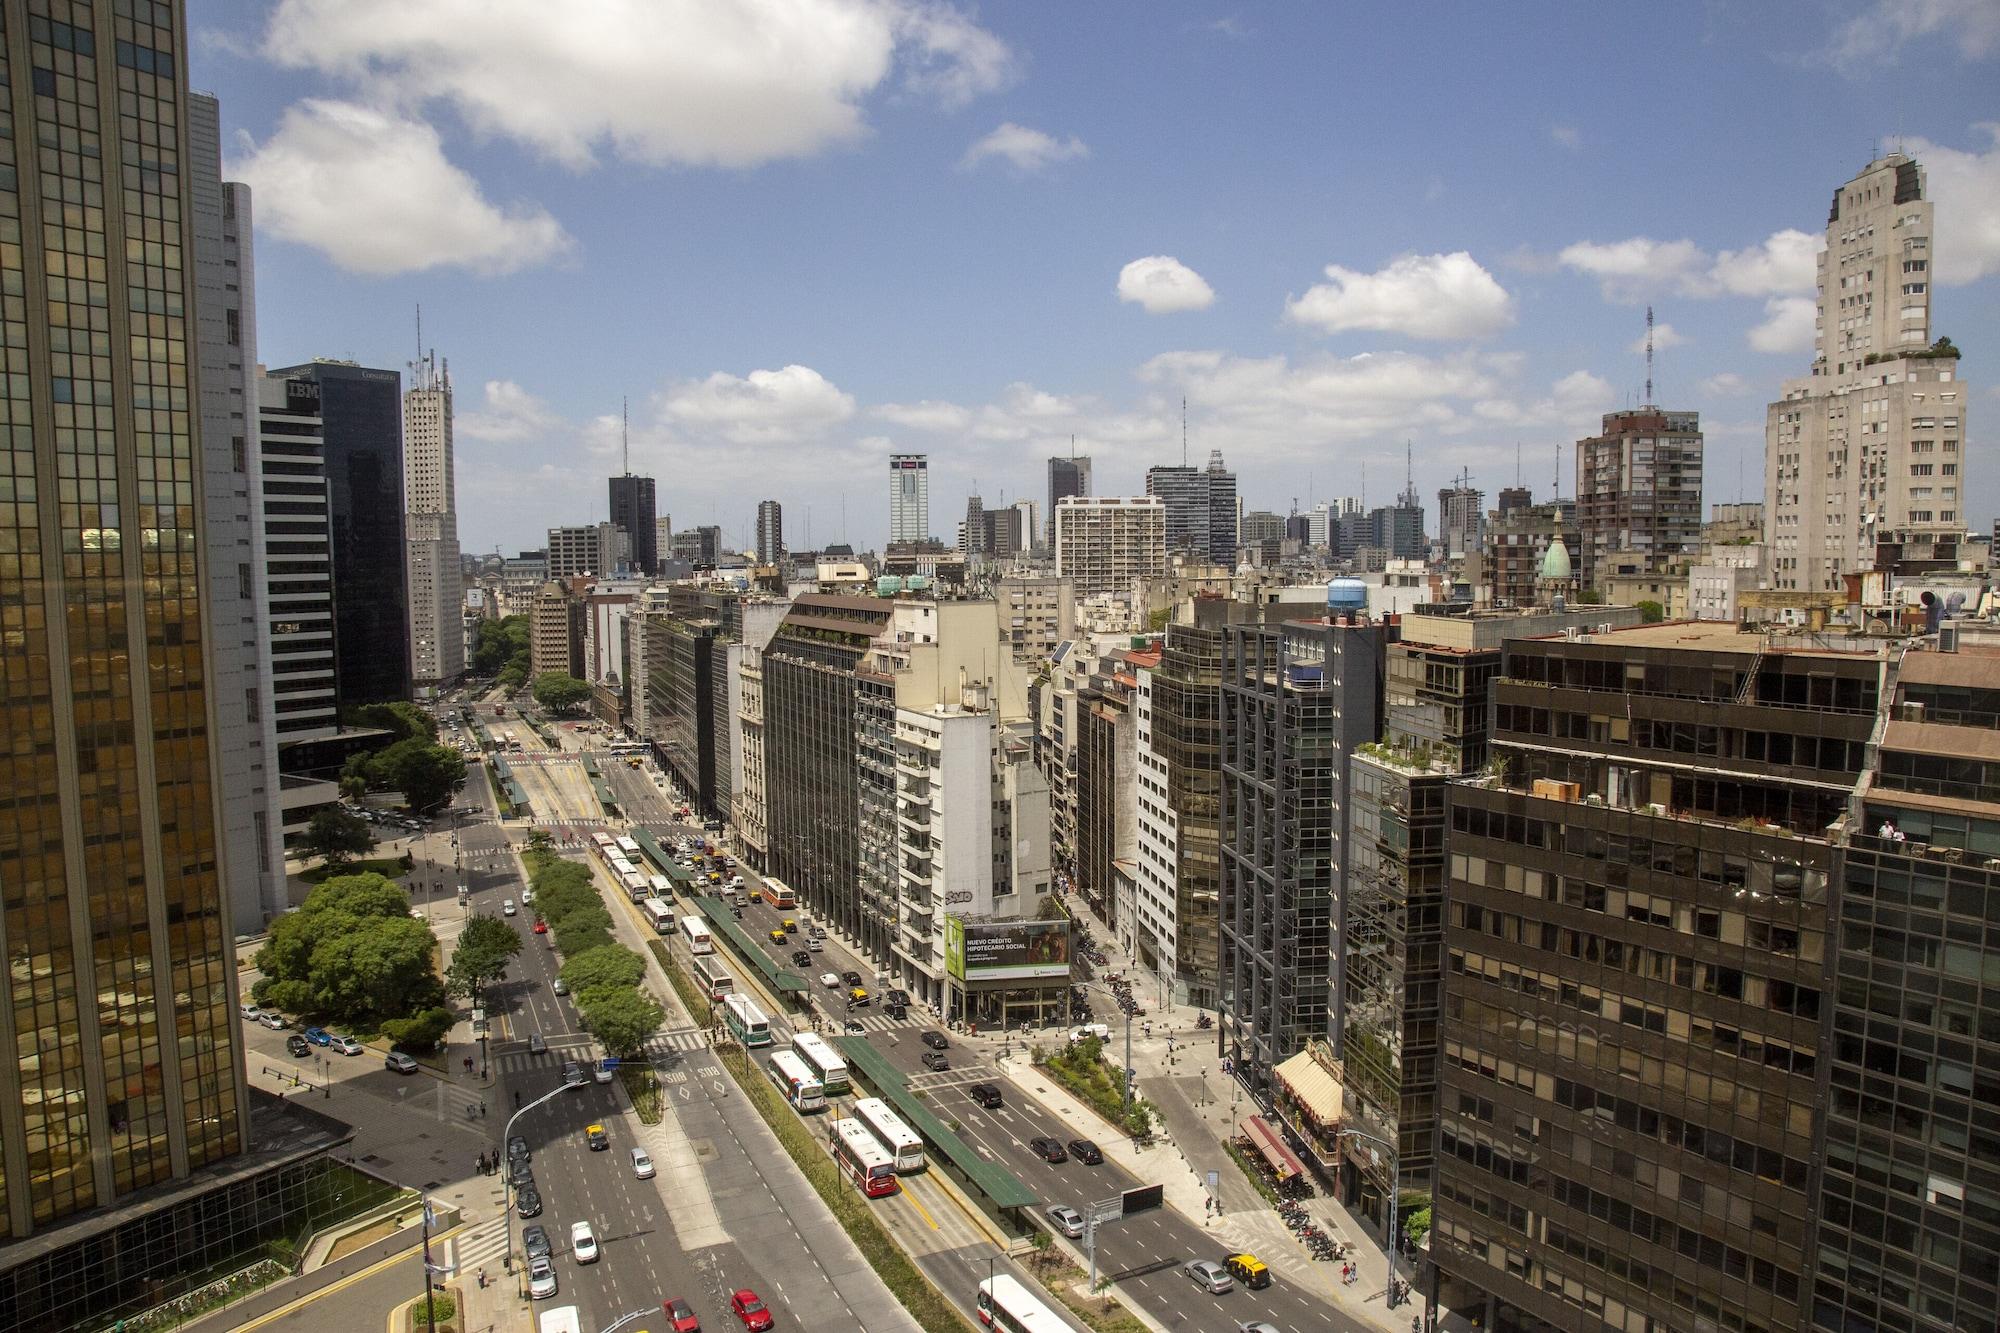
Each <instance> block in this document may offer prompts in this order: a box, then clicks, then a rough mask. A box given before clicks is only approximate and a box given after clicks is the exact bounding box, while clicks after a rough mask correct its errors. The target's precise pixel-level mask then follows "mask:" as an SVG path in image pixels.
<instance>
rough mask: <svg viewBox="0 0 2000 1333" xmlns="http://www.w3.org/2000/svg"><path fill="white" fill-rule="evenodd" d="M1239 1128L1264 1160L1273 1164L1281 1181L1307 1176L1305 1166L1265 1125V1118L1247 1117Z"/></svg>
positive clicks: (1258, 1116) (1273, 1131) (1257, 1116)
mask: <svg viewBox="0 0 2000 1333" xmlns="http://www.w3.org/2000/svg"><path fill="white" fill-rule="evenodd" d="M1237 1128H1239V1129H1241V1130H1242V1131H1243V1135H1244V1137H1245V1138H1247V1139H1249V1140H1250V1142H1251V1143H1252V1144H1253V1145H1254V1146H1255V1147H1256V1149H1257V1151H1258V1152H1260V1153H1262V1154H1263V1155H1264V1160H1265V1161H1267V1162H1269V1163H1270V1164H1271V1169H1272V1170H1273V1171H1276V1172H1277V1173H1278V1176H1279V1178H1280V1179H1284V1178H1286V1177H1290V1176H1302V1175H1304V1174H1305V1171H1306V1168H1305V1164H1304V1163H1303V1162H1301V1161H1299V1159H1298V1155H1297V1154H1296V1153H1294V1152H1293V1151H1292V1150H1291V1149H1290V1148H1288V1147H1286V1146H1285V1141H1284V1140H1283V1139H1282V1138H1280V1137H1278V1131H1277V1130H1275V1129H1272V1128H1271V1127H1270V1126H1269V1125H1267V1124H1265V1123H1264V1117H1263V1116H1260V1115H1246V1116H1244V1117H1243V1120H1242V1123H1241V1124H1239V1125H1238V1126H1237Z"/></svg>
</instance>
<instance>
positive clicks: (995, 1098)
mask: <svg viewBox="0 0 2000 1333" xmlns="http://www.w3.org/2000/svg"><path fill="white" fill-rule="evenodd" d="M966 1091H967V1092H968V1093H970V1094H971V1096H972V1100H973V1101H975V1102H978V1103H979V1104H980V1105H981V1106H983V1107H985V1108H986V1109H987V1110H989V1111H991V1110H992V1109H993V1108H994V1107H996V1106H998V1105H1000V1088H999V1086H998V1085H997V1084H993V1083H975V1084H973V1085H972V1086H971V1087H970V1088H967V1089H966Z"/></svg>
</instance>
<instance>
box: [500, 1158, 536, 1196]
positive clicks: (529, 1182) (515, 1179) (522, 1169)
mask: <svg viewBox="0 0 2000 1333" xmlns="http://www.w3.org/2000/svg"><path fill="white" fill-rule="evenodd" d="M507 1183H508V1184H509V1185H512V1186H513V1187H514V1188H515V1189H517V1190H524V1189H532V1188H534V1184H535V1168H534V1166H533V1165H532V1164H531V1163H530V1162H529V1161H528V1159H527V1158H525V1157H513V1158H509V1159H508V1161H507Z"/></svg>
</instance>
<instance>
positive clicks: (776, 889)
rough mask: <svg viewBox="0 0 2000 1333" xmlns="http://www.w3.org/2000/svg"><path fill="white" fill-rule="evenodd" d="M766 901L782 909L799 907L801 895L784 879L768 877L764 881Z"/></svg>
mask: <svg viewBox="0 0 2000 1333" xmlns="http://www.w3.org/2000/svg"><path fill="white" fill-rule="evenodd" d="M764 901H765V902H767V903H769V904H771V906H773V907H776V908H778V909H780V910H781V911H782V910H786V909H789V908H793V907H797V906H798V905H799V895H798V894H797V893H796V892H794V891H793V889H792V886H791V885H789V884H787V883H785V881H783V880H782V879H767V880H765V881H764Z"/></svg>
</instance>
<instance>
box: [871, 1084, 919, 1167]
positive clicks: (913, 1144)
mask: <svg viewBox="0 0 2000 1333" xmlns="http://www.w3.org/2000/svg"><path fill="white" fill-rule="evenodd" d="M854 1118H855V1119H856V1120H859V1121H860V1122H861V1123H862V1124H863V1125H865V1126H867V1127H868V1132H869V1133H870V1134H872V1135H874V1136H875V1141H876V1142H877V1143H879V1144H881V1145H882V1151H884V1152H886V1153H888V1154H889V1160H890V1161H891V1162H892V1163H894V1164H895V1167H896V1174H897V1175H899V1176H907V1175H909V1174H910V1173H911V1172H913V1171H921V1170H923V1169H924V1141H923V1140H922V1139H921V1138H919V1137H918V1136H917V1132H916V1131H915V1130H913V1129H911V1128H910V1127H909V1126H908V1125H906V1124H904V1123H903V1118H902V1117H901V1116H899V1115H897V1114H896V1113H895V1112H894V1111H891V1110H890V1109H889V1103H887V1102H885V1101H883V1100H882V1099H881V1098H880V1097H863V1098H862V1099H861V1100H860V1101H858V1102H856V1103H854Z"/></svg>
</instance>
